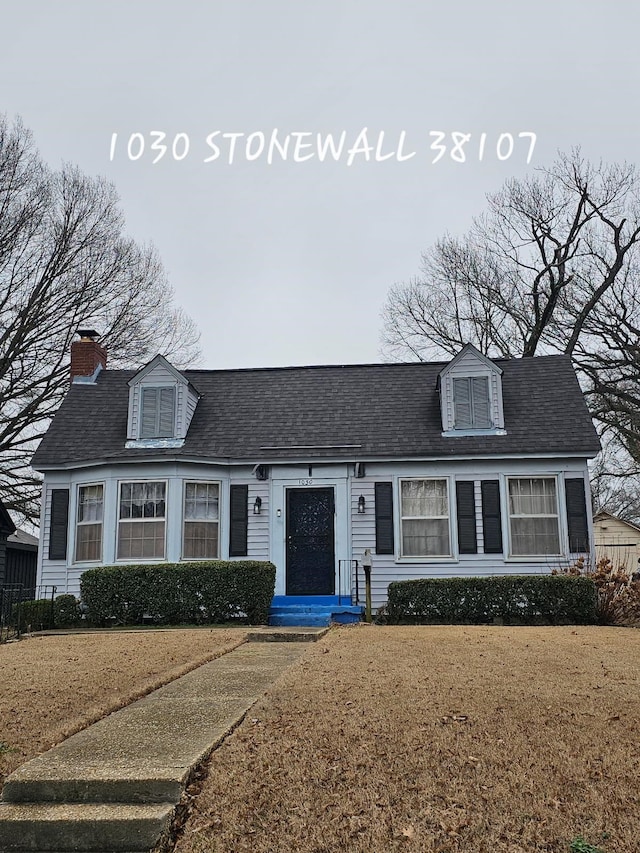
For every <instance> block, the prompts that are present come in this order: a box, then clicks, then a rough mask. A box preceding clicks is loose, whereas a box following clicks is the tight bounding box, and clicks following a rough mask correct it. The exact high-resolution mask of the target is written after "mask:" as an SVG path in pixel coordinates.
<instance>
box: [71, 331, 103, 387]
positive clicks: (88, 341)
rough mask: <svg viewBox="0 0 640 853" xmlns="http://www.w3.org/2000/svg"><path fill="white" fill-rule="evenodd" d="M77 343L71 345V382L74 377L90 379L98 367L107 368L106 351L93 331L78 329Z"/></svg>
mask: <svg viewBox="0 0 640 853" xmlns="http://www.w3.org/2000/svg"><path fill="white" fill-rule="evenodd" d="M78 334H79V335H80V340H79V341H74V342H73V343H72V344H71V381H72V382H73V381H74V380H75V378H76V377H83V376H84V377H87V378H88V377H90V376H93V374H94V373H95V372H96V370H97V368H98V366H100V367H101V368H102V369H103V370H104V368H105V367H106V366H107V351H106V349H105V348H104V347H101V346H100V344H99V343H98V342H97V340H96V338H99V337H100V336H99V335H98V333H97V332H96V331H95V330H94V329H78Z"/></svg>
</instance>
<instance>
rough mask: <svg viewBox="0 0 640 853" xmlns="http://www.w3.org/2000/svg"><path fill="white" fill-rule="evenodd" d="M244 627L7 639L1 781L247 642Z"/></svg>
mask: <svg viewBox="0 0 640 853" xmlns="http://www.w3.org/2000/svg"><path fill="white" fill-rule="evenodd" d="M245 637H246V631H245V630H243V629H236V628H233V629H229V630H226V629H207V628H198V629H192V630H167V631H139V632H118V633H104V632H102V633H96V634H64V635H56V636H33V637H29V638H26V639H23V640H20V642H17V643H9V644H6V645H1V646H0V685H1V688H0V783H1V782H2V781H3V779H4V777H5V776H6V775H8V774H9V773H10V772H11V771H12V770H14V769H15V768H16V767H18V766H19V765H20V764H22V763H23V762H24V761H26V760H27V759H28V758H32V757H33V756H34V755H37V754H38V753H39V752H43V751H44V750H46V749H49V748H50V747H51V746H53V745H54V744H56V743H59V742H60V741H61V740H63V739H64V738H65V737H68V736H69V735H70V734H73V733H74V732H77V731H80V730H81V729H83V728H86V726H88V725H89V724H90V723H93V722H95V721H96V720H99V719H100V718H101V717H104V716H105V715H106V714H110V713H111V712H112V711H115V710H117V709H118V708H122V707H123V706H124V705H128V704H129V703H130V702H132V701H134V700H135V699H138V698H140V696H144V695H145V694H146V693H148V692H149V691H150V690H154V689H155V688H156V687H159V686H160V685H162V684H166V683H167V682H168V681H172V680H173V679H174V678H178V677H179V676H180V675H184V673H185V672H189V670H191V669H194V668H195V667H196V666H199V665H200V664H203V663H205V662H206V661H209V660H212V659H213V658H215V657H218V656H219V655H221V654H224V653H225V652H227V651H230V650H231V649H232V648H235V646H237V645H238V644H239V643H241V642H243V640H244V638H245Z"/></svg>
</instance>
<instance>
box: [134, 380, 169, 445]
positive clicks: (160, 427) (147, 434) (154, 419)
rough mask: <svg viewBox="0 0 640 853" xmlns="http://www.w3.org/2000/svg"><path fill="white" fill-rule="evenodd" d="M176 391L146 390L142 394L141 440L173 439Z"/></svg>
mask: <svg viewBox="0 0 640 853" xmlns="http://www.w3.org/2000/svg"><path fill="white" fill-rule="evenodd" d="M175 422H176V389H175V388H174V387H164V388H145V387H143V388H142V389H141V392H140V438H173V437H174V435H175Z"/></svg>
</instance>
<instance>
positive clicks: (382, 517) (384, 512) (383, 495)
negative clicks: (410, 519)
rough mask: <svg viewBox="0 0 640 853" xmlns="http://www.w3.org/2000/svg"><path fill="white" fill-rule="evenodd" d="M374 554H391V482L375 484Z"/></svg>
mask: <svg viewBox="0 0 640 853" xmlns="http://www.w3.org/2000/svg"><path fill="white" fill-rule="evenodd" d="M375 503H376V554H393V483H376V484H375Z"/></svg>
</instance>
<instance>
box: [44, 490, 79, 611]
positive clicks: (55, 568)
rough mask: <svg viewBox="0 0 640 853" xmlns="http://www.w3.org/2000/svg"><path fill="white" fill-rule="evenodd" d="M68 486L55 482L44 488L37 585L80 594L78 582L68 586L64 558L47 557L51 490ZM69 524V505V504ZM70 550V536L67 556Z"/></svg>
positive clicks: (69, 537) (61, 592)
mask: <svg viewBox="0 0 640 853" xmlns="http://www.w3.org/2000/svg"><path fill="white" fill-rule="evenodd" d="M64 488H68V483H67V484H64V483H60V484H58V483H56V484H54V485H46V486H45V488H44V507H43V512H42V524H41V526H40V544H39V549H40V566H39V571H38V578H37V583H38V585H39V586H55V587H56V594H57V595H62V594H63V593H67V592H70V593H73V595H79V594H80V586H79V582H77V583H75V584H73V583H72V585H71V586H72V588H70V587H69V582H68V573H67V565H66V563H65V561H64V560H50V559H49V530H50V527H51V492H52V490H53V489H64ZM69 524H71V506H69ZM70 552H71V536H70V535H69V536H68V539H67V557H68V555H69V554H70Z"/></svg>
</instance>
